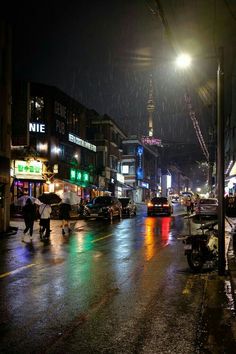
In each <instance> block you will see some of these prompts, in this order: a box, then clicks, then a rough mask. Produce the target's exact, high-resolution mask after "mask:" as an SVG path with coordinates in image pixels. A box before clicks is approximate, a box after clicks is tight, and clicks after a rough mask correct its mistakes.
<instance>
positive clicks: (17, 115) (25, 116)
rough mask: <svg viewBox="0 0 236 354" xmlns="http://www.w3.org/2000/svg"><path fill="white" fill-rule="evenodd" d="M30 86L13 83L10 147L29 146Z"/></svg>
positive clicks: (22, 83)
mask: <svg viewBox="0 0 236 354" xmlns="http://www.w3.org/2000/svg"><path fill="white" fill-rule="evenodd" d="M29 99H30V84H29V83H28V82H15V83H14V84H13V90H12V100H13V105H12V145H13V146H26V145H29V114H30V112H29Z"/></svg>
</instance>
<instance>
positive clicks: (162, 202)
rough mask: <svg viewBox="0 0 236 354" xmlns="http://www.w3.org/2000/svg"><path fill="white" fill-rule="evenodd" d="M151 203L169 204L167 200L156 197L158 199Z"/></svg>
mask: <svg viewBox="0 0 236 354" xmlns="http://www.w3.org/2000/svg"><path fill="white" fill-rule="evenodd" d="M151 202H152V203H153V204H167V203H168V200H167V198H163V197H160V198H158V197H156V198H152V200H151Z"/></svg>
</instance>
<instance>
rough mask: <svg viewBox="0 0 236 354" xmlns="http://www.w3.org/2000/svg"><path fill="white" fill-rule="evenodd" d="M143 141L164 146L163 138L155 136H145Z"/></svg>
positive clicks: (145, 143) (147, 143) (146, 143)
mask: <svg viewBox="0 0 236 354" xmlns="http://www.w3.org/2000/svg"><path fill="white" fill-rule="evenodd" d="M141 141H142V144H144V145H156V146H162V144H161V139H157V138H154V137H153V136H143V137H142V138H141Z"/></svg>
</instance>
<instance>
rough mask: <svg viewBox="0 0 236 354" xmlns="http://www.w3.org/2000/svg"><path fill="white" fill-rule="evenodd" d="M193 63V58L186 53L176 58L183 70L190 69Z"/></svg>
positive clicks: (177, 63)
mask: <svg viewBox="0 0 236 354" xmlns="http://www.w3.org/2000/svg"><path fill="white" fill-rule="evenodd" d="M191 62H192V58H191V56H190V55H188V54H186V53H182V54H180V55H179V56H178V57H177V58H176V65H177V66H178V67H179V68H181V69H186V68H188V67H189V66H190V65H191Z"/></svg>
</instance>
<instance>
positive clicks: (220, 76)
mask: <svg viewBox="0 0 236 354" xmlns="http://www.w3.org/2000/svg"><path fill="white" fill-rule="evenodd" d="M217 61H218V66H217V75H216V79H217V80H216V106H217V195H218V202H219V203H218V205H219V209H218V242H219V262H218V274H219V275H225V205H224V169H225V167H224V130H225V123H224V49H223V48H222V47H221V48H219V52H218V56H217ZM176 64H177V66H178V67H179V68H182V69H184V68H187V67H189V66H190V64H191V57H190V56H189V55H188V54H181V55H179V56H178V58H177V59H176Z"/></svg>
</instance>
